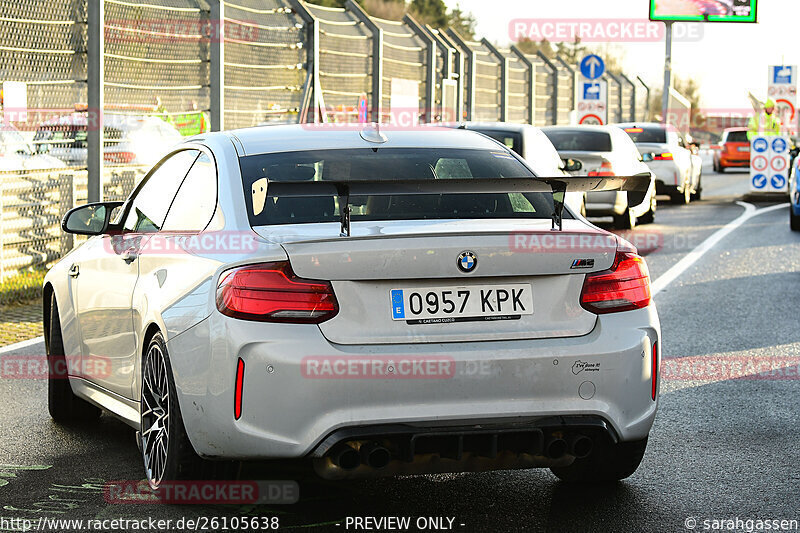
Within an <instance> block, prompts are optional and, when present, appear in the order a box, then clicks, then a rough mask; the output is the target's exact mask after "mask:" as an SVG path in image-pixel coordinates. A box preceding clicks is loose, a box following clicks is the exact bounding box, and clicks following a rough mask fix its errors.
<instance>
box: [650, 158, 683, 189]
mask: <svg viewBox="0 0 800 533" xmlns="http://www.w3.org/2000/svg"><path fill="white" fill-rule="evenodd" d="M647 166H648V167H649V168H650V172H652V173H653V174H655V176H656V181H661V182H662V183H664V184H665V185H667V186H673V187H674V186H676V185H677V186H680V185H682V184H683V177H682V176H681V172H680V169H679V168H678V165H677V164H676V163H675V161H652V162H649V163H647Z"/></svg>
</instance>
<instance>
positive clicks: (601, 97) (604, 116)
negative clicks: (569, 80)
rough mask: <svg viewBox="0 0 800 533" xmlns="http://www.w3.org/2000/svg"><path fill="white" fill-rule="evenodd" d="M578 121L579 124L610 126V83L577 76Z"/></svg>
mask: <svg viewBox="0 0 800 533" xmlns="http://www.w3.org/2000/svg"><path fill="white" fill-rule="evenodd" d="M575 83H576V84H577V87H575V92H576V96H577V98H576V99H575V100H576V102H577V103H576V105H575V107H576V109H575V110H576V111H577V114H576V120H577V122H578V124H587V125H592V126H597V125H600V126H604V125H606V124H608V82H606V81H605V80H590V79H588V78H586V77H584V76H576V80H575Z"/></svg>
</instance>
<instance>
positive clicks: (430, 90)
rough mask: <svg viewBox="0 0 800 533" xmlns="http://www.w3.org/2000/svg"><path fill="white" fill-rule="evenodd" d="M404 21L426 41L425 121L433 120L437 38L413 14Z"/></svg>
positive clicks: (434, 114) (404, 18)
mask: <svg viewBox="0 0 800 533" xmlns="http://www.w3.org/2000/svg"><path fill="white" fill-rule="evenodd" d="M403 22H405V23H406V25H407V26H408V27H409V28H411V31H413V32H414V33H415V34H416V35H417V37H419V38H420V40H422V41H424V42H425V45H426V51H425V52H426V53H425V112H424V113H423V118H424V120H423V121H424V122H427V123H430V122H433V120H434V117H435V116H436V112H435V111H436V110H435V109H434V107H435V106H436V39H434V38H433V36H431V35H430V34H429V33H428V32H427V31H425V29H423V27H422V26H420V25H419V23H417V21H416V20H414V19H413V17H411V15H405V16H404V17H403Z"/></svg>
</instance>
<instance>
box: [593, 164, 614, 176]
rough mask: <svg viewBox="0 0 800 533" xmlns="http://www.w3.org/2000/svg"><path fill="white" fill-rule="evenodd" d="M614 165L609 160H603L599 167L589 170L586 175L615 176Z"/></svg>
mask: <svg viewBox="0 0 800 533" xmlns="http://www.w3.org/2000/svg"><path fill="white" fill-rule="evenodd" d="M615 175H616V174H614V167H612V166H611V161H603V163H602V164H601V165H600V168H598V169H596V170H590V171H589V172H588V174H587V176H615Z"/></svg>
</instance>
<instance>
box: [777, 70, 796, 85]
mask: <svg viewBox="0 0 800 533" xmlns="http://www.w3.org/2000/svg"><path fill="white" fill-rule="evenodd" d="M793 70H794V69H793V68H792V67H786V66H783V67H772V83H774V84H776V85H778V84H781V85H782V84H792V83H793V82H794V79H793V78H794V72H792V71H793Z"/></svg>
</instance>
